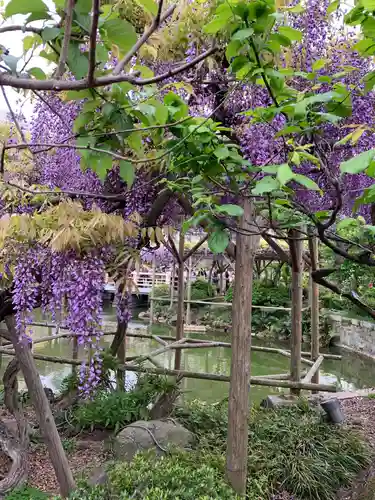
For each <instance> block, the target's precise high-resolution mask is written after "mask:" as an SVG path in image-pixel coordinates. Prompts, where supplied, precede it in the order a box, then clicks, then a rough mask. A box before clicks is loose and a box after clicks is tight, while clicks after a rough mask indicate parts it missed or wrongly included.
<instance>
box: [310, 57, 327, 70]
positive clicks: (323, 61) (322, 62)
mask: <svg viewBox="0 0 375 500" xmlns="http://www.w3.org/2000/svg"><path fill="white" fill-rule="evenodd" d="M328 63H329V59H318V60H317V61H315V62H314V64H313V65H312V70H313V71H319V70H320V69H322V68H324V66H325V65H326V64H328Z"/></svg>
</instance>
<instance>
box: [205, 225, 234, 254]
mask: <svg viewBox="0 0 375 500" xmlns="http://www.w3.org/2000/svg"><path fill="white" fill-rule="evenodd" d="M229 241H230V239H229V234H228V232H227V231H225V230H223V229H218V230H216V231H215V232H214V233H212V234H211V235H210V237H209V238H208V241H207V243H208V247H209V249H210V250H211V252H212V253H215V254H216V253H222V252H224V250H225V249H226V248H227V246H228V244H229Z"/></svg>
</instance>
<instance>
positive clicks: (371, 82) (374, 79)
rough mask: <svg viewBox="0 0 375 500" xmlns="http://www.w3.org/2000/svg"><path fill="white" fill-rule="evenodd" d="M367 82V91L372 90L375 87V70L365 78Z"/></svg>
mask: <svg viewBox="0 0 375 500" xmlns="http://www.w3.org/2000/svg"><path fill="white" fill-rule="evenodd" d="M364 82H365V92H366V94H367V93H368V92H371V90H372V89H373V88H374V87H375V71H370V73H367V75H366V76H365V78H364Z"/></svg>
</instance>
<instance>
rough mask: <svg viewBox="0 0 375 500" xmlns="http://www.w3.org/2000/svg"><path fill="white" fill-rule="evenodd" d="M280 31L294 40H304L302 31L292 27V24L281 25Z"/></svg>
mask: <svg viewBox="0 0 375 500" xmlns="http://www.w3.org/2000/svg"><path fill="white" fill-rule="evenodd" d="M279 33H280V34H281V35H283V36H286V37H287V38H289V40H292V41H300V40H302V33H301V32H300V31H299V30H296V29H294V28H291V27H290V26H280V28H279Z"/></svg>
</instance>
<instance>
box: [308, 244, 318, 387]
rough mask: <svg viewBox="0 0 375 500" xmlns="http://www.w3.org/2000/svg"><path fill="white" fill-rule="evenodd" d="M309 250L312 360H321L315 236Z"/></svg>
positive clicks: (316, 382)
mask: <svg viewBox="0 0 375 500" xmlns="http://www.w3.org/2000/svg"><path fill="white" fill-rule="evenodd" d="M309 250H310V260H311V272H310V308H311V359H312V360H313V361H316V360H317V359H318V358H319V330H320V327H319V285H318V284H317V283H315V281H314V280H313V279H312V276H311V273H312V272H313V271H316V270H317V269H318V267H319V253H318V252H319V248H318V239H317V238H316V237H315V236H311V238H309ZM312 382H313V383H314V384H319V370H317V371H316V372H315V374H314V376H313V378H312Z"/></svg>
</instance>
